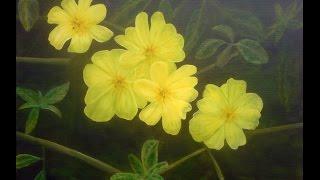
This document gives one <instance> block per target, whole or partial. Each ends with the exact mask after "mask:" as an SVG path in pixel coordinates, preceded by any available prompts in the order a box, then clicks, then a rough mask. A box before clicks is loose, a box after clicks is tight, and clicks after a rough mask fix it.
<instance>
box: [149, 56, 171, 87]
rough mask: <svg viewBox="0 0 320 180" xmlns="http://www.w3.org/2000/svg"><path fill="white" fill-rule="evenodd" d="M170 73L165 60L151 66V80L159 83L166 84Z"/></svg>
mask: <svg viewBox="0 0 320 180" xmlns="http://www.w3.org/2000/svg"><path fill="white" fill-rule="evenodd" d="M168 75H169V69H168V64H167V63H165V62H161V61H159V62H155V63H153V64H152V65H151V67H150V77H151V80H153V81H154V82H156V83H158V84H160V85H161V84H165V83H166V81H167V78H168Z"/></svg>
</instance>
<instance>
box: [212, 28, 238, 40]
mask: <svg viewBox="0 0 320 180" xmlns="http://www.w3.org/2000/svg"><path fill="white" fill-rule="evenodd" d="M212 30H213V31H215V32H218V33H220V34H222V35H223V36H225V37H226V38H228V40H230V42H233V41H234V33H233V30H232V28H231V27H230V26H226V25H217V26H214V27H213V28H212Z"/></svg>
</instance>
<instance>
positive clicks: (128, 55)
mask: <svg viewBox="0 0 320 180" xmlns="http://www.w3.org/2000/svg"><path fill="white" fill-rule="evenodd" d="M144 58H145V57H144V56H142V55H140V54H137V53H135V52H132V51H126V52H125V53H123V54H122V55H121V57H120V65H121V66H123V67H125V68H132V67H134V66H136V65H137V64H139V63H140V62H141V61H142V60H143V59H144Z"/></svg>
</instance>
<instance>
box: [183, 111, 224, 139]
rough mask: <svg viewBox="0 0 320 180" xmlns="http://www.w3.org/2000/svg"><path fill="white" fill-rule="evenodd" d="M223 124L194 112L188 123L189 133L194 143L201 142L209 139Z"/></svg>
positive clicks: (216, 119) (206, 115)
mask: <svg viewBox="0 0 320 180" xmlns="http://www.w3.org/2000/svg"><path fill="white" fill-rule="evenodd" d="M223 124H224V121H223V120H221V119H219V118H217V117H214V116H211V115H210V114H204V113H201V112H196V113H195V114H194V116H193V118H192V119H191V120H190V121H189V131H190V134H191V136H192V138H193V139H194V140H195V141H197V142H201V141H204V140H207V139H208V138H210V137H211V136H212V135H213V134H214V133H216V131H217V130H218V129H219V128H220V127H221V126H222V125H223Z"/></svg>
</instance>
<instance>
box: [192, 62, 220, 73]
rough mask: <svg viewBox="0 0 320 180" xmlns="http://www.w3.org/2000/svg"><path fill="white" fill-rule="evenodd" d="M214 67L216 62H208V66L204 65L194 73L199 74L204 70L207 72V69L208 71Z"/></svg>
mask: <svg viewBox="0 0 320 180" xmlns="http://www.w3.org/2000/svg"><path fill="white" fill-rule="evenodd" d="M215 67H216V64H215V63H213V64H210V65H209V66H207V67H204V68H203V69H200V70H199V71H198V72H197V73H196V75H199V74H202V73H204V72H207V71H209V70H211V69H213V68H215Z"/></svg>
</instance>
